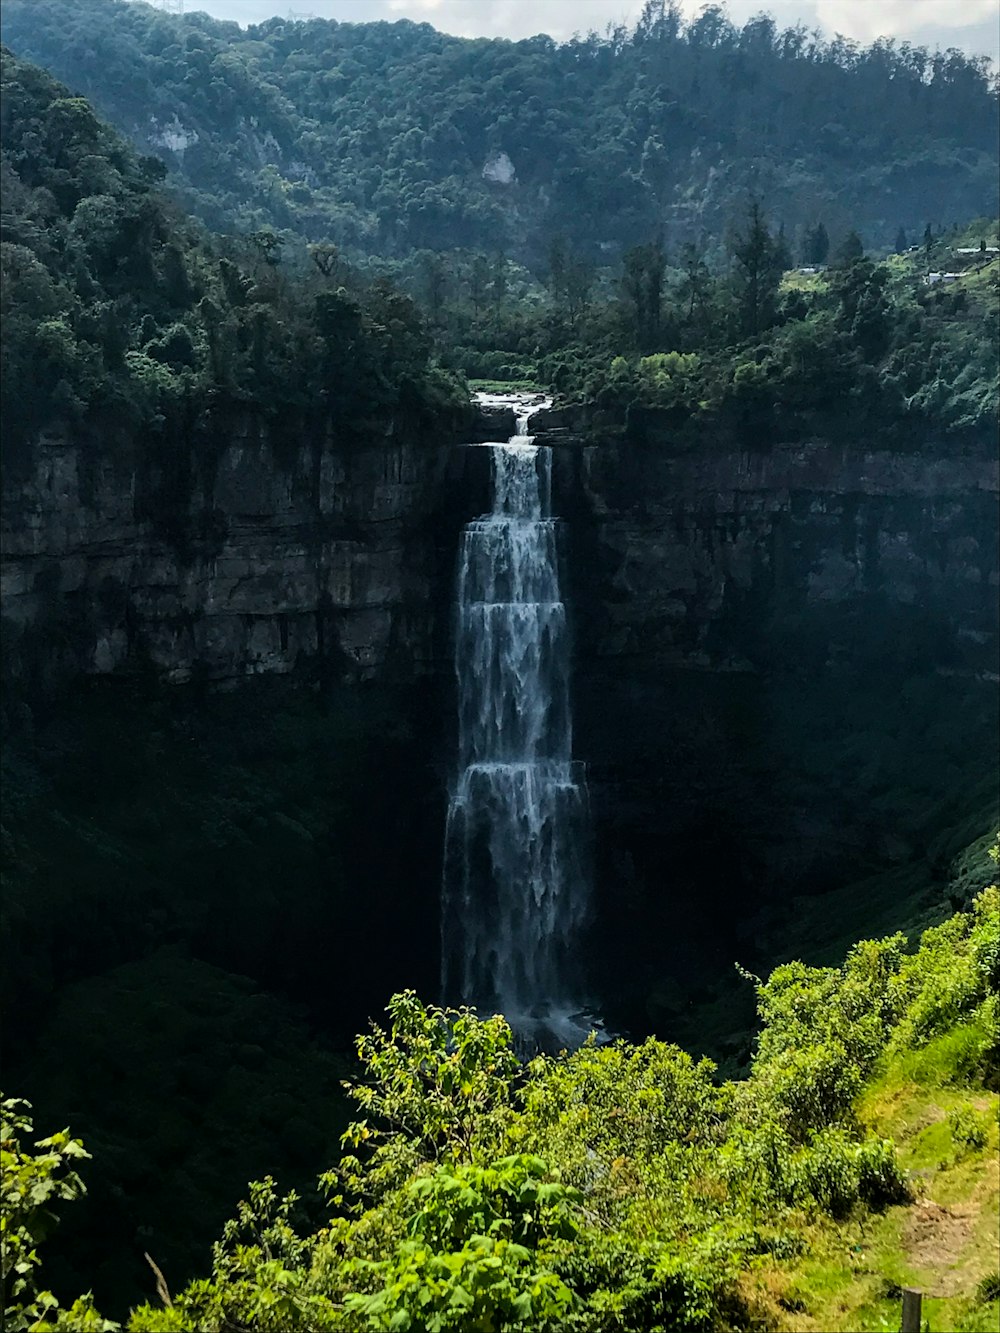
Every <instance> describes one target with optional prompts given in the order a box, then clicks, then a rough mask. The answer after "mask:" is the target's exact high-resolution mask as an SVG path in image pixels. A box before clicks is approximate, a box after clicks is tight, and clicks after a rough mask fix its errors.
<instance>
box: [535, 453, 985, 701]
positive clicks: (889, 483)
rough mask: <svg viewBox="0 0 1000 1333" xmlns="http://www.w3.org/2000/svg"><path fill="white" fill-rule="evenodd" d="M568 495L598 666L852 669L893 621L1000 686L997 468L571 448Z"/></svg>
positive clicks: (575, 575) (564, 463)
mask: <svg viewBox="0 0 1000 1333" xmlns="http://www.w3.org/2000/svg"><path fill="white" fill-rule="evenodd" d="M540 438H542V439H545V438H552V439H553V441H554V442H557V441H558V439H559V436H558V434H556V435H553V436H551V437H547V436H546V435H544V434H543V435H542V436H541V437H540ZM556 489H557V491H558V492H559V493H560V495H561V496H562V497H563V498H562V499H561V501H560V504H561V506H562V512H563V513H564V514H565V515H566V516H567V517H569V518H570V520H571V522H570V529H569V539H570V542H571V543H572V550H571V555H570V564H569V576H570V578H571V580H573V582H574V583H575V585H576V588H577V591H578V603H579V615H578V625H579V627H580V636H581V642H580V651H581V654H582V656H583V657H584V658H585V659H607V658H622V659H625V660H626V661H637V660H640V659H644V660H646V661H647V662H653V661H655V662H656V663H658V664H659V665H660V666H678V667H687V668H696V669H707V670H714V671H744V670H754V669H757V668H760V667H762V666H767V665H769V664H772V663H773V662H774V661H775V660H776V658H778V657H780V656H783V655H784V654H786V653H788V652H789V650H791V651H792V653H793V654H794V653H795V652H796V651H797V652H798V653H799V654H805V653H807V652H808V654H809V665H810V667H812V666H823V667H830V668H835V667H836V666H837V665H838V663H839V662H842V661H843V660H844V659H845V658H849V657H855V656H857V655H858V654H864V653H866V652H867V651H869V650H870V648H871V640H872V639H873V638H875V639H878V640H882V639H884V637H885V631H886V619H887V618H889V619H892V620H893V621H894V622H896V628H898V629H900V630H903V629H904V628H908V629H909V630H910V631H912V632H913V633H916V634H918V635H919V636H920V639H921V642H922V641H923V639H924V638H925V637H926V635H927V633H928V632H930V633H932V634H933V636H934V638H935V640H936V649H935V660H934V662H933V665H934V666H935V667H936V668H938V669H940V670H942V671H949V672H962V673H967V674H970V675H980V676H983V677H984V678H992V679H994V680H995V679H996V657H997V615H996V601H997V598H996V589H997V489H998V476H997V465H996V461H995V460H993V459H988V458H984V457H974V456H973V457H950V458H949V457H945V456H942V455H941V454H912V455H910V454H896V453H884V452H878V453H868V452H866V451H865V450H864V449H863V448H850V449H849V448H846V447H844V446H836V447H835V446H831V445H827V444H821V443H817V444H810V445H806V446H795V447H792V446H789V447H784V448H782V447H778V448H775V449H774V450H773V451H771V452H769V453H766V454H762V453H738V452H720V453H710V452H707V451H706V453H705V454H703V455H701V454H699V455H694V454H686V455H680V456H676V457H671V456H669V454H661V453H657V452H656V451H655V450H651V449H636V448H633V447H630V446H624V445H612V446H607V447H605V446H587V447H580V446H578V447H575V448H574V447H571V446H567V447H566V448H564V449H561V450H560V451H559V453H558V467H557V481H556ZM793 621H794V622H796V623H797V624H798V625H799V628H800V630H801V631H802V632H803V635H804V634H805V632H806V630H807V628H808V632H809V642H808V643H807V642H806V641H805V638H804V637H800V638H799V640H798V646H797V649H796V648H795V647H794V646H793V645H790V644H789V643H788V642H787V634H788V631H789V630H790V629H791V628H792V622H793ZM817 636H818V638H819V639H822V640H824V641H825V642H823V643H819V642H818V641H817ZM779 640H780V642H779ZM898 647H899V649H900V653H901V655H902V656H904V657H905V656H906V655H907V653H908V652H909V653H910V654H911V655H912V652H913V650H914V648H915V645H914V643H913V642H912V641H911V642H910V643H909V644H907V643H900V644H898ZM817 654H818V660H814V659H816V658H817Z"/></svg>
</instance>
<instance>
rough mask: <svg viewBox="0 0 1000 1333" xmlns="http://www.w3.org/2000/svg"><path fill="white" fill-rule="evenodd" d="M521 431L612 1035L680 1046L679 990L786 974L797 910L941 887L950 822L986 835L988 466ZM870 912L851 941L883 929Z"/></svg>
mask: <svg viewBox="0 0 1000 1333" xmlns="http://www.w3.org/2000/svg"><path fill="white" fill-rule="evenodd" d="M533 425H534V428H535V429H538V427H539V426H541V427H542V428H543V429H542V432H541V434H540V437H539V438H540V439H542V440H548V441H549V442H550V443H552V444H553V446H556V447H557V453H556V469H555V482H554V489H555V492H556V495H557V500H556V509H557V512H558V513H560V514H561V515H562V516H563V517H564V518H565V519H566V520H567V525H566V531H565V554H566V569H565V583H564V588H565V589H566V592H567V597H568V599H569V601H570V605H571V607H572V613H573V619H574V625H575V631H576V651H575V655H574V662H575V675H574V682H575V707H574V718H575V733H574V750H575V753H576V755H577V756H578V757H579V758H580V759H582V760H584V761H585V762H586V763H587V766H588V772H589V775H590V787H591V796H592V805H593V810H594V821H595V845H596V852H597V865H598V886H597V888H598V899H599V923H600V931H599V946H598V957H597V958H596V959H595V962H596V964H597V968H598V972H599V973H600V972H601V971H602V970H603V976H604V982H603V990H604V994H605V995H617V997H618V998H619V999H620V1001H621V1004H622V1009H621V1010H620V1011H619V1012H620V1013H621V1014H622V1018H623V1021H624V1022H626V1023H633V1024H634V1025H635V1026H636V1027H638V1028H642V1027H644V1026H647V1025H648V1024H649V1023H650V1022H652V1023H653V1024H654V1025H655V1026H657V1027H658V1029H659V1030H661V1031H668V1032H669V1031H670V1022H671V1021H672V1020H671V1016H670V1000H669V986H667V987H666V991H667V992H668V996H667V998H664V978H665V977H672V978H673V982H674V984H676V983H677V982H678V981H679V982H680V983H681V987H682V989H683V991H684V993H685V994H687V995H690V993H691V988H692V987H697V986H699V985H703V984H704V983H705V980H706V977H709V976H711V975H712V974H713V971H715V972H718V971H719V970H721V971H723V972H725V971H731V966H732V960H733V959H734V958H740V959H741V960H742V961H743V962H745V963H748V964H749V965H751V966H752V965H753V964H754V962H755V959H757V958H764V957H767V958H769V959H770V960H773V958H774V957H775V956H781V953H782V952H783V950H784V948H785V941H786V940H787V939H788V938H789V935H788V933H787V929H786V928H787V927H789V926H790V925H791V924H793V922H794V918H795V916H796V910H795V909H794V907H793V906H792V903H793V895H794V894H802V893H806V894H809V893H815V892H819V891H822V890H827V889H831V888H835V887H837V886H840V885H844V884H846V883H849V882H851V880H852V879H861V878H862V877H864V876H865V875H870V874H874V873H879V874H881V873H883V872H886V871H887V870H891V871H892V873H893V874H896V875H897V879H896V880H895V881H894V882H893V884H892V885H891V886H890V888H889V890H887V892H889V895H890V898H892V897H893V895H895V896H896V897H900V898H902V897H904V896H905V894H906V893H908V892H912V889H911V888H910V887H909V885H910V883H911V882H912V881H915V882H916V883H919V884H921V885H922V886H924V888H926V885H927V883H928V882H929V881H930V880H932V879H933V877H934V876H935V875H938V876H940V877H941V879H942V881H943V882H944V883H947V879H948V873H949V865H950V858H951V857H953V856H954V854H955V851H956V850H957V848H956V847H950V850H949V846H950V844H948V843H947V842H946V841H943V840H942V838H941V833H942V828H944V827H947V826H948V823H947V822H948V820H962V819H964V820H965V821H966V822H967V823H968V824H970V826H971V825H972V824H974V823H975V821H976V820H977V819H979V818H982V819H983V820H985V821H986V822H988V820H989V819H990V818H991V817H992V816H990V815H989V814H988V813H986V812H985V809H980V808H978V807H976V808H975V809H974V808H973V807H975V806H976V800H977V799H978V798H976V797H975V796H974V795H973V793H974V791H975V788H976V784H977V783H978V784H979V787H980V790H981V789H982V784H983V781H984V779H986V780H987V781H988V775H989V774H990V773H992V772H994V771H995V749H994V747H995V742H996V729H997V728H996V688H995V687H996V681H997V638H998V633H997V631H998V626H997V618H998V617H997V567H998V565H997V489H998V480H997V467H996V462H995V460H991V459H988V458H985V457H981V456H980V457H974V456H969V457H961V456H958V457H948V456H945V455H944V454H943V453H941V452H936V453H919V454H902V453H882V452H877V453H876V452H867V451H865V450H864V449H863V448H862V447H856V448H843V447H833V446H830V445H824V444H811V445H807V446H794V447H791V446H789V447H775V448H774V449H773V450H771V451H770V452H767V453H740V452H712V451H709V450H708V449H706V451H705V452H704V453H682V454H671V452H670V450H669V448H668V447H664V448H659V449H658V448H655V447H651V446H645V447H644V446H641V445H640V446H637V445H635V444H633V443H628V444H625V443H611V444H606V445H600V444H597V445H595V444H585V443H584V442H583V439H582V438H581V436H580V435H579V433H578V432H577V431H576V428H575V426H574V424H573V423H569V424H568V425H567V423H566V421H565V419H560V418H559V417H558V415H553V416H550V417H547V418H543V419H541V420H540V421H537V422H535V423H533ZM985 799H986V803H987V804H988V802H989V799H990V798H989V793H988V792H987V794H986V798H985ZM966 836H967V837H968V835H966ZM972 836H978V833H976V834H973V835H972ZM961 845H964V844H962V843H958V846H961ZM907 867H913V868H915V869H910V870H908V869H907ZM908 874H909V876H910V879H909V880H908V879H907V875H908ZM885 882H886V883H888V881H885ZM876 899H877V894H876V892H875V890H874V889H873V890H872V893H871V894H870V895H868V896H864V895H862V896H861V897H859V898H858V899H857V901H856V902H855V903H854V910H855V911H856V913H857V919H856V920H851V921H847V920H846V916H845V921H844V927H845V931H848V930H850V931H853V934H854V937H857V936H858V935H862V934H864V933H865V932H866V931H870V930H871V929H872V924H871V923H872V920H873V919H878V911H879V910H881V909H879V908H878V906H877V903H876ZM809 910H810V911H811V910H812V909H809ZM904 910H906V909H903V908H902V907H898V906H897V908H896V912H897V915H896V916H895V917H893V914H892V910H887V913H886V927H887V929H895V928H897V927H898V924H899V921H900V919H902V918H900V916H899V915H898V912H900V911H904ZM804 915H808V912H806V913H804ZM768 922H769V924H768ZM783 931H784V932H785V933H782V932H783ZM815 943H816V939H813V940H810V939H808V938H806V939H805V940H804V941H797V942H796V944H795V951H797V952H798V953H805V954H808V953H809V949H810V947H812V946H813V945H814V944H815ZM789 952H792V949H791V947H790V948H789ZM674 1017H676V1015H674Z"/></svg>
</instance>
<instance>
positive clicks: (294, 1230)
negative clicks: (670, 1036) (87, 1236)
mask: <svg viewBox="0 0 1000 1333" xmlns="http://www.w3.org/2000/svg"><path fill="white" fill-rule="evenodd" d="M996 854H997V853H996V848H995V847H994V849H993V853H992V855H993V856H994V859H995V857H996ZM997 907H998V902H997V890H996V887H995V886H994V887H992V888H990V889H987V890H986V891H985V892H984V893H983V894H981V895H980V896H979V898H978V899H977V900H976V902H975V903H974V904H973V908H972V910H971V911H970V912H968V913H960V914H959V915H957V916H954V917H952V918H951V920H949V921H947V922H945V923H944V924H943V925H941V926H937V927H934V928H932V929H930V930H927V931H925V932H924V934H923V936H922V938H921V939H920V940H919V942H918V943H917V947H916V948H915V949H911V948H909V947H908V945H907V941H906V938H905V937H904V936H903V935H895V936H892V937H890V938H888V939H883V940H877V941H872V940H868V941H863V942H862V943H860V944H858V945H856V946H855V947H854V948H853V949H852V950H851V951H850V953H849V954H848V957H847V959H846V961H845V962H844V963H843V965H842V966H840V967H837V968H813V967H806V966H804V965H803V964H801V963H789V964H786V965H784V966H782V967H779V968H778V969H777V970H776V971H775V972H773V973H772V975H771V977H770V978H769V980H768V981H767V982H766V983H763V982H757V995H758V1012H759V1016H760V1021H761V1030H760V1035H759V1037H758V1040H757V1049H756V1054H755V1057H754V1062H753V1067H752V1069H751V1072H750V1075H749V1077H748V1078H747V1079H745V1080H743V1081H741V1082H736V1083H723V1084H720V1083H718V1082H717V1081H716V1080H715V1079H714V1078H713V1074H714V1072H715V1071H714V1067H713V1066H712V1064H711V1063H710V1062H709V1061H707V1060H702V1061H700V1062H696V1061H694V1060H693V1059H692V1058H691V1057H690V1056H688V1055H687V1054H685V1053H684V1052H683V1051H681V1050H680V1049H679V1048H677V1047H676V1046H670V1045H667V1044H665V1043H663V1042H660V1041H656V1040H652V1039H651V1040H648V1041H646V1042H644V1043H642V1044H641V1045H638V1046H632V1045H628V1044H626V1043H624V1042H613V1043H611V1044H609V1045H606V1046H603V1047H600V1046H595V1045H592V1044H588V1045H586V1046H584V1047H583V1048H582V1049H581V1050H579V1051H577V1052H575V1053H573V1054H569V1055H567V1054H566V1053H565V1052H564V1053H563V1054H561V1055H559V1056H555V1057H546V1056H540V1057H538V1058H536V1059H535V1060H533V1061H532V1062H531V1063H530V1064H529V1065H528V1066H527V1067H526V1068H524V1067H521V1066H520V1065H519V1063H518V1061H517V1059H516V1058H515V1055H514V1052H513V1049H512V1044H511V1033H510V1029H509V1028H508V1027H507V1025H506V1023H505V1022H504V1020H503V1019H502V1018H499V1017H496V1018H491V1019H486V1020H480V1019H477V1018H476V1017H475V1016H474V1015H472V1014H471V1013H469V1011H454V1010H452V1011H442V1010H439V1009H434V1008H426V1007H425V1006H423V1005H422V1004H421V1003H420V1001H419V1000H418V999H417V998H416V996H415V995H414V994H413V993H412V992H407V993H405V994H400V995H397V996H395V997H394V998H393V1000H392V1002H391V1004H390V1006H389V1014H390V1020H391V1022H390V1025H389V1026H388V1027H387V1028H386V1029H382V1028H379V1027H374V1028H373V1029H372V1030H371V1031H370V1032H369V1033H368V1034H367V1035H366V1036H363V1037H360V1038H359V1039H358V1042H357V1059H358V1075H359V1076H358V1077H356V1078H355V1079H354V1080H352V1081H351V1083H350V1085H349V1086H350V1088H351V1095H352V1097H353V1099H354V1101H355V1103H356V1104H357V1106H358V1108H359V1112H360V1114H361V1116H362V1118H361V1119H359V1120H358V1121H356V1122H355V1123H353V1124H352V1125H351V1126H349V1127H348V1129H347V1130H346V1132H345V1133H344V1135H343V1139H342V1143H343V1146H344V1149H345V1154H346V1155H345V1156H343V1157H342V1158H341V1160H340V1162H339V1164H336V1165H334V1166H333V1167H332V1169H330V1170H329V1171H328V1172H327V1173H326V1174H325V1175H324V1176H322V1177H321V1180H320V1188H321V1193H322V1194H323V1196H324V1197H325V1201H326V1202H325V1205H318V1207H316V1208H315V1211H316V1212H318V1214H319V1216H320V1217H321V1218H323V1219H324V1220H323V1221H322V1223H321V1224H320V1225H318V1226H317V1225H316V1223H315V1222H314V1223H313V1224H312V1226H310V1225H309V1224H308V1217H307V1214H306V1213H304V1212H303V1211H302V1210H301V1208H300V1202H301V1201H300V1200H299V1199H298V1198H297V1196H295V1195H289V1196H287V1197H286V1198H284V1199H283V1198H282V1197H281V1196H280V1194H279V1193H278V1191H277V1189H276V1186H275V1182H274V1181H273V1180H272V1179H270V1178H268V1179H266V1180H264V1181H263V1182H260V1183H257V1184H255V1185H251V1186H250V1191H249V1196H248V1200H247V1201H245V1202H243V1203H241V1204H240V1205H239V1209H238V1213H237V1216H236V1217H235V1219H234V1220H233V1221H232V1222H230V1223H229V1224H227V1226H226V1227H225V1229H224V1232H223V1236H222V1239H221V1240H220V1241H219V1242H218V1243H217V1244H216V1246H215V1248H214V1251H213V1258H212V1270H211V1276H210V1277H209V1278H207V1279H202V1280H199V1281H196V1282H194V1283H193V1284H191V1285H190V1286H188V1287H187V1288H186V1289H184V1290H183V1291H177V1292H174V1293H173V1294H171V1291H170V1288H169V1283H168V1280H167V1275H164V1274H162V1273H161V1272H160V1271H159V1269H157V1268H154V1271H155V1273H156V1277H157V1289H158V1294H159V1300H158V1301H157V1302H155V1303H154V1304H152V1305H147V1306H144V1307H142V1308H140V1309H138V1310H136V1311H134V1312H133V1313H132V1315H131V1317H130V1318H129V1320H128V1321H127V1324H126V1327H127V1328H128V1329H130V1330H133V1331H134V1333H223V1331H224V1330H225V1331H228V1330H236V1329H250V1328H252V1329H255V1330H262V1331H265V1333H266V1331H268V1330H273V1333H279V1330H280V1333H294V1330H303V1333H305V1330H308V1331H309V1333H319V1330H327V1329H328V1330H339V1329H344V1330H356V1331H358V1333H361V1331H362V1330H372V1331H375V1330H404V1331H405V1330H412V1331H413V1333H418V1330H427V1331H428V1333H430V1331H432V1330H433V1331H434V1333H442V1331H443V1330H449V1329H452V1330H456V1333H458V1331H461V1333H472V1330H481V1333H501V1331H503V1330H507V1331H509V1333H514V1330H534V1331H535V1333H545V1331H546V1330H548V1331H550V1333H555V1330H560V1331H561V1333H566V1331H568V1330H576V1331H577V1333H658V1331H660V1333H666V1330H671V1329H681V1328H683V1329H685V1330H694V1331H697V1330H702V1331H703V1333H709V1331H710V1330H712V1331H714V1330H719V1331H720V1333H721V1331H722V1330H735V1329H739V1330H744V1331H746V1330H761V1331H762V1333H763V1330H768V1329H774V1330H778V1329H789V1330H793V1329H801V1330H806V1329H824V1330H834V1329H843V1330H853V1333H859V1331H861V1330H869V1329H871V1330H875V1329H885V1328H893V1327H896V1326H897V1325H896V1322H895V1321H896V1319H897V1317H898V1305H899V1297H900V1292H901V1287H902V1286H903V1285H910V1284H913V1283H918V1284H920V1286H921V1287H922V1288H923V1289H924V1290H925V1291H926V1293H927V1295H928V1297H929V1298H930V1299H929V1300H928V1306H927V1313H928V1315H929V1323H928V1325H927V1327H929V1328H930V1329H931V1330H943V1329H948V1330H952V1333H974V1331H976V1330H986V1329H989V1328H992V1327H995V1326H996V1323H995V1321H996V1316H997V1312H998V1309H1000V1305H998V1297H1000V1281H998V1275H997V1271H996V1251H995V1240H994V1238H993V1230H994V1224H995V1214H996V1205H997V1202H998V1198H1000V1190H998V1181H997V1171H996V1165H997V1163H996V1150H997V1124H996V1120H997V1107H998V1098H997V1090H998V1077H1000V1067H998V1047H997V1000H998V984H1000V970H998V969H1000V953H998V947H1000V932H998V920H997ZM4 1120H5V1125H4V1131H3V1135H4V1144H3V1150H4V1180H3V1188H4V1206H5V1212H6V1215H7V1216H6V1223H7V1228H8V1237H9V1241H8V1247H7V1252H8V1254H9V1255H11V1257H12V1260H15V1261H17V1262H15V1263H12V1272H13V1277H12V1281H9V1282H8V1300H9V1301H10V1302H11V1304H10V1305H9V1307H8V1311H7V1324H6V1326H7V1327H8V1328H10V1329H12V1330H19V1329H32V1330H35V1333H46V1331H47V1330H53V1329H59V1330H66V1333H69V1331H70V1330H72V1331H73V1333H83V1330H89V1329H93V1330H98V1331H99V1330H110V1329H114V1328H115V1327H117V1326H116V1325H115V1324H113V1323H110V1322H104V1321H102V1320H101V1319H100V1318H99V1316H97V1315H96V1314H95V1313H94V1311H93V1308H92V1304H91V1301H90V1300H89V1299H87V1298H84V1299H83V1300H82V1301H79V1302H77V1303H76V1304H75V1305H73V1306H72V1307H71V1308H70V1309H68V1310H64V1311H59V1309H58V1302H57V1299H56V1297H55V1296H53V1295H52V1294H50V1293H47V1292H41V1293H40V1292H39V1291H38V1277H39V1275H38V1272H37V1263H38V1257H37V1253H35V1252H34V1250H33V1245H34V1243H35V1241H36V1240H37V1239H38V1236H39V1234H40V1228H39V1206H40V1205H41V1204H43V1203H44V1204H49V1203H54V1202H58V1201H59V1200H60V1199H63V1200H71V1199H73V1198H75V1197H77V1196H78V1195H79V1193H80V1192H81V1188H82V1186H81V1181H80V1178H79V1177H78V1176H77V1175H76V1173H75V1171H74V1170H73V1169H72V1168H74V1167H75V1166H78V1165H79V1159H80V1158H81V1157H83V1156H85V1154H84V1153H83V1152H82V1150H81V1148H80V1145H79V1144H78V1143H77V1142H76V1141H73V1140H71V1139H69V1137H68V1134H67V1133H62V1134H59V1135H57V1136H56V1137H55V1138H54V1139H49V1140H46V1141H44V1142H42V1143H39V1144H38V1147H39V1148H41V1149H42V1150H43V1151H42V1153H41V1154H38V1153H33V1152H32V1150H31V1144H32V1134H31V1126H30V1122H29V1121H28V1120H27V1118H26V1115H25V1108H24V1107H23V1105H18V1104H16V1103H9V1102H8V1103H5V1104H4ZM92 1169H93V1170H94V1171H95V1172H96V1173H99V1171H100V1163H99V1162H97V1163H95V1165H94V1167H93V1168H92ZM87 1170H88V1173H89V1171H90V1170H91V1168H87Z"/></svg>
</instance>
